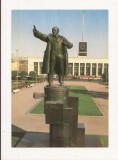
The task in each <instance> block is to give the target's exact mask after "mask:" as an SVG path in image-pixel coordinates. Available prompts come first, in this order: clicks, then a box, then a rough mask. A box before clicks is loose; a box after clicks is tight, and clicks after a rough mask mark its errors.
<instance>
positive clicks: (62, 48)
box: [33, 25, 73, 86]
mask: <svg viewBox="0 0 118 160" xmlns="http://www.w3.org/2000/svg"><path fill="white" fill-rule="evenodd" d="M33 33H34V36H35V37H37V38H39V39H40V40H42V41H44V42H47V47H46V50H45V52H44V58H43V69H42V73H44V74H45V73H46V74H48V83H49V86H51V85H52V83H53V74H55V73H56V74H58V76H59V83H60V85H63V83H64V76H65V75H66V74H67V70H68V53H67V48H68V49H70V48H72V47H73V44H72V43H70V42H69V41H68V40H67V39H66V38H65V37H62V36H60V35H58V34H59V28H58V27H53V28H52V34H49V35H46V34H43V33H41V32H39V31H38V30H37V29H36V27H35V25H34V28H33Z"/></svg>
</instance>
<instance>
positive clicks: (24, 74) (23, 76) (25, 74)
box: [19, 71, 28, 80]
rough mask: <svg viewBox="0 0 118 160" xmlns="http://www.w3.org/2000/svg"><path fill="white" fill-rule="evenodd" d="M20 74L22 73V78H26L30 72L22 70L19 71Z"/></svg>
mask: <svg viewBox="0 0 118 160" xmlns="http://www.w3.org/2000/svg"><path fill="white" fill-rule="evenodd" d="M19 75H20V77H21V79H22V80H23V79H24V78H25V76H27V75H28V73H27V72H26V71H21V72H20V73H19Z"/></svg>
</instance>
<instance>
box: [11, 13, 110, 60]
mask: <svg viewBox="0 0 118 160" xmlns="http://www.w3.org/2000/svg"><path fill="white" fill-rule="evenodd" d="M83 13H84V41H86V42H87V43H88V49H87V50H88V51H87V56H88V57H90V58H108V10H84V11H83V10H12V32H11V33H12V46H11V52H12V54H13V55H15V54H16V53H18V55H19V56H20V57H21V56H31V57H39V58H40V57H43V55H44V51H45V48H46V42H43V41H41V40H40V39H37V38H35V37H34V35H33V31H32V30H33V25H35V26H36V28H37V30H39V31H40V32H42V33H44V34H49V33H51V31H52V27H54V26H57V27H59V29H60V32H59V34H60V35H62V36H64V37H65V38H67V39H68V40H69V41H70V42H72V43H73V48H72V49H68V55H69V57H77V56H78V48H79V42H80V41H82V24H83V23H82V22H83V21H82V15H83Z"/></svg>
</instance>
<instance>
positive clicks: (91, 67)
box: [90, 63, 92, 76]
mask: <svg viewBox="0 0 118 160" xmlns="http://www.w3.org/2000/svg"><path fill="white" fill-rule="evenodd" d="M90 76H92V63H91V65H90Z"/></svg>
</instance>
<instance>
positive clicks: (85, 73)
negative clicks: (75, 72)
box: [84, 63, 86, 76]
mask: <svg viewBox="0 0 118 160" xmlns="http://www.w3.org/2000/svg"><path fill="white" fill-rule="evenodd" d="M85 75H86V63H85V65H84V76H85Z"/></svg>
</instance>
